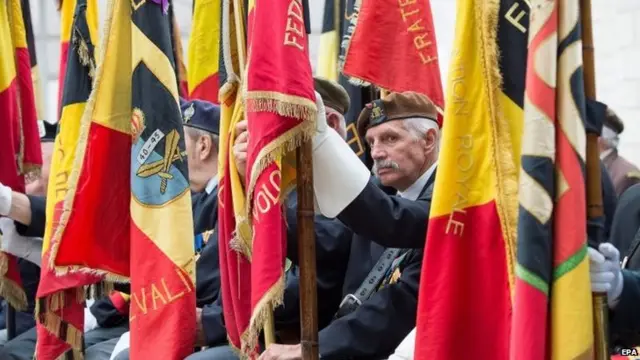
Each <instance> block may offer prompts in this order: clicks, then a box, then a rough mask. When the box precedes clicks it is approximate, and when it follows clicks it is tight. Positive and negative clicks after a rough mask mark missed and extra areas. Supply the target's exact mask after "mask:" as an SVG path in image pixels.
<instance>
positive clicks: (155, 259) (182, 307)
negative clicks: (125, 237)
mask: <svg viewBox="0 0 640 360" xmlns="http://www.w3.org/2000/svg"><path fill="white" fill-rule="evenodd" d="M131 255H132V256H133V257H132V261H131V272H132V273H133V274H136V276H133V277H132V278H131V310H130V313H131V317H130V325H129V326H130V329H131V358H132V359H137V358H148V359H167V360H174V359H176V360H177V359H180V360H182V359H184V358H185V357H187V356H189V355H190V354H191V353H193V347H194V344H193V343H188V342H185V341H183V340H184V338H185V335H180V334H189V336H188V337H193V335H192V334H195V333H196V307H195V304H196V293H195V289H194V288H193V286H192V285H190V284H189V281H190V280H189V277H188V275H187V274H186V273H185V272H184V270H182V269H180V268H178V267H177V266H176V264H175V263H174V262H173V261H172V260H171V259H169V258H168V257H167V255H166V254H165V253H163V252H162V251H161V250H160V249H159V248H158V247H157V245H156V244H155V243H154V242H153V241H151V239H149V237H148V236H147V235H146V234H145V233H144V232H142V231H141V230H140V229H139V228H138V227H137V226H136V225H135V224H134V223H133V222H132V224H131ZM134 259H135V260H134ZM158 308H162V311H157V310H158ZM153 329H165V330H167V329H168V330H169V331H153Z"/></svg>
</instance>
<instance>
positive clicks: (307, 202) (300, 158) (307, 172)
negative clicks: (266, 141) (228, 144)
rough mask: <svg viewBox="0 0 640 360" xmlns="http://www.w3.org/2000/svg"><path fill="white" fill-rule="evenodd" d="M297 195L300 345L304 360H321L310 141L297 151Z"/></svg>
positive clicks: (305, 142) (306, 141)
mask: <svg viewBox="0 0 640 360" xmlns="http://www.w3.org/2000/svg"><path fill="white" fill-rule="evenodd" d="M296 153H297V154H296V155H297V156H296V171H297V174H296V181H297V191H298V263H299V264H300V320H301V321H300V330H301V333H300V344H301V345H302V359H303V360H317V359H318V298H317V294H316V293H317V286H316V239H315V232H314V224H313V215H314V206H313V167H312V157H311V156H312V148H311V139H307V140H305V141H304V142H303V143H302V144H301V145H300V147H299V148H298V149H297V150H296Z"/></svg>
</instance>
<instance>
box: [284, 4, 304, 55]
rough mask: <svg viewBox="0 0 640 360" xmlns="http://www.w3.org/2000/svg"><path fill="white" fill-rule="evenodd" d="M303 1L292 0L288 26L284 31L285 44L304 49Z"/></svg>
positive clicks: (288, 12)
mask: <svg viewBox="0 0 640 360" xmlns="http://www.w3.org/2000/svg"><path fill="white" fill-rule="evenodd" d="M302 11H303V10H302V2H301V1H300V0H291V2H289V7H288V8H287V26H286V28H285V32H284V44H285V45H287V46H293V47H296V48H298V49H299V50H304V32H305V29H304V15H303V12H302Z"/></svg>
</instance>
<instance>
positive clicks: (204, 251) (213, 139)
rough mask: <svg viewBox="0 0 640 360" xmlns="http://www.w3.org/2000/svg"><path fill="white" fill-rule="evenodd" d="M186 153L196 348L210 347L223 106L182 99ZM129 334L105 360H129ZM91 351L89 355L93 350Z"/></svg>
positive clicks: (215, 284)
mask: <svg viewBox="0 0 640 360" xmlns="http://www.w3.org/2000/svg"><path fill="white" fill-rule="evenodd" d="M180 108H181V111H182V118H183V125H184V134H185V150H186V156H187V164H188V167H189V184H190V187H191V199H192V201H191V204H192V212H193V225H194V245H195V246H194V247H195V252H196V306H197V308H196V321H197V331H198V332H197V339H196V344H194V346H195V347H198V346H203V345H206V341H205V331H206V329H204V327H203V322H205V318H206V316H207V314H206V312H204V313H203V309H206V307H207V305H209V304H212V303H214V302H215V301H216V300H217V298H218V297H219V294H220V270H219V268H220V266H219V263H218V259H219V257H218V235H217V232H216V231H215V230H216V227H217V225H218V146H219V134H220V129H219V128H220V107H219V106H217V105H215V104H213V103H210V102H207V101H201V100H191V101H186V100H182V101H181V103H180ZM129 336H130V334H129V332H127V333H125V334H123V335H122V336H121V337H120V338H119V339H115V341H114V340H111V341H110V351H109V354H108V355H107V356H106V357H104V358H103V357H101V358H100V359H96V360H103V359H105V360H106V359H109V358H112V359H129ZM90 350H91V349H89V350H87V354H89V351H90Z"/></svg>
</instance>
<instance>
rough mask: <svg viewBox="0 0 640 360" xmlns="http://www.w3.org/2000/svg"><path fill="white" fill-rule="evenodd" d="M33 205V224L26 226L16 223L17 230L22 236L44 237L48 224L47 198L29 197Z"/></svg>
mask: <svg viewBox="0 0 640 360" xmlns="http://www.w3.org/2000/svg"><path fill="white" fill-rule="evenodd" d="M27 197H28V198H29V202H30V203H31V224H29V225H24V224H22V223H19V222H17V221H16V230H17V231H18V234H20V235H22V236H30V237H44V228H45V224H46V222H47V214H46V210H47V198H46V197H43V196H31V195H27Z"/></svg>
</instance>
